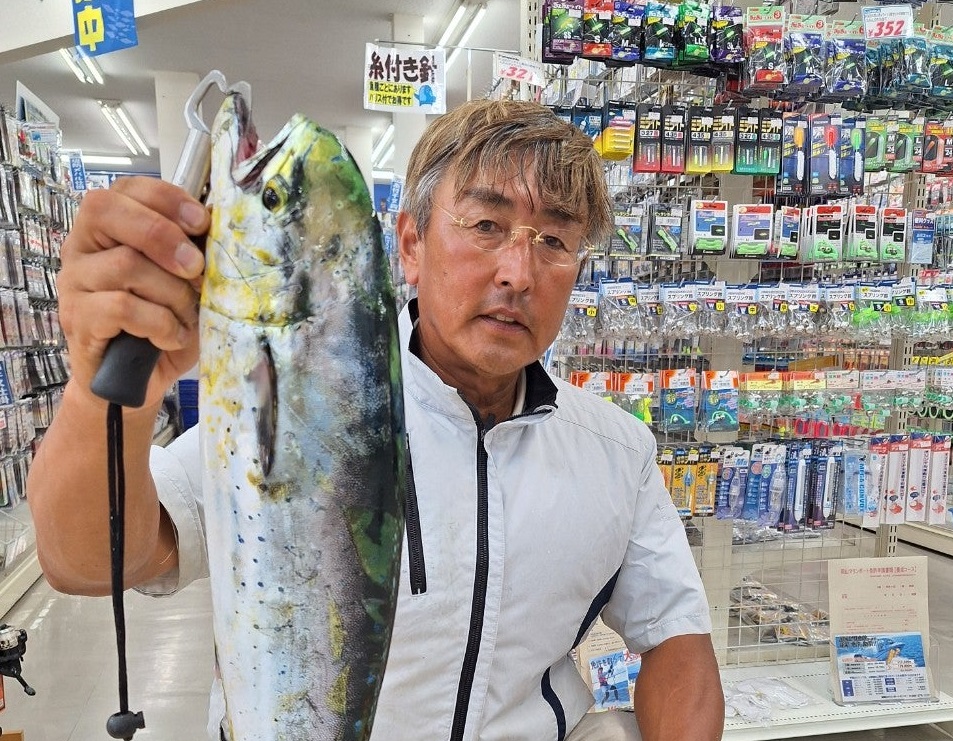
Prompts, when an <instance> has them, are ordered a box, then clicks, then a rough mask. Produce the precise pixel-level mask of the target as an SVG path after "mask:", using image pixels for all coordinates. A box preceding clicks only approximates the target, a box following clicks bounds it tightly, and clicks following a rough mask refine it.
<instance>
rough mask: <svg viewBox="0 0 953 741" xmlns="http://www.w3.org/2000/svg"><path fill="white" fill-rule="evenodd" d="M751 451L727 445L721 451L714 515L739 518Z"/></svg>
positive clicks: (742, 505) (721, 517) (743, 501)
mask: <svg viewBox="0 0 953 741" xmlns="http://www.w3.org/2000/svg"><path fill="white" fill-rule="evenodd" d="M750 463H751V451H750V450H746V449H745V448H740V447H735V446H727V447H725V448H722V451H721V476H720V478H719V481H718V492H717V494H716V497H715V517H716V518H717V519H719V520H725V519H729V518H730V519H739V518H740V517H741V513H742V510H743V508H744V503H745V497H744V495H745V492H746V491H747V488H748V486H747V484H748V470H749V466H750Z"/></svg>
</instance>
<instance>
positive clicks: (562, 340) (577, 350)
mask: <svg viewBox="0 0 953 741" xmlns="http://www.w3.org/2000/svg"><path fill="white" fill-rule="evenodd" d="M598 317H599V289H597V288H595V287H594V286H589V287H584V288H577V289H575V290H574V291H573V292H572V294H571V295H570V297H569V309H568V311H567V312H566V316H565V317H564V318H563V324H562V328H561V329H560V330H559V341H558V352H559V354H562V355H581V354H586V353H587V352H589V351H590V350H591V348H592V346H594V345H595V344H596V339H597V335H596V326H597V322H598Z"/></svg>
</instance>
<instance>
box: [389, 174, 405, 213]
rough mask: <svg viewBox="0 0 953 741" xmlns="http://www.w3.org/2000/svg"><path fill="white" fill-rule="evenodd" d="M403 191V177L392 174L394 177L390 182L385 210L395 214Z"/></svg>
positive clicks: (398, 208)
mask: <svg viewBox="0 0 953 741" xmlns="http://www.w3.org/2000/svg"><path fill="white" fill-rule="evenodd" d="M403 191H404V179H403V178H402V177H399V176H396V175H395V176H394V179H393V180H391V183H390V193H389V194H388V199H387V210H388V211H389V212H390V213H392V214H396V213H397V212H398V211H399V210H400V197H401V195H402V194H403Z"/></svg>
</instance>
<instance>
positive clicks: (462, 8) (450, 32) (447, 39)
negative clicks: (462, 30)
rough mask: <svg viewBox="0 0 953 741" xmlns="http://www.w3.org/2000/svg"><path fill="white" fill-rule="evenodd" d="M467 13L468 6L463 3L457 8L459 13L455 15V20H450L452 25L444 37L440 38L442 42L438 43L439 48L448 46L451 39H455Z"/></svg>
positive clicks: (448, 27)
mask: <svg viewBox="0 0 953 741" xmlns="http://www.w3.org/2000/svg"><path fill="white" fill-rule="evenodd" d="M466 12H467V6H466V5H464V4H463V3H460V4H459V5H458V6H457V12H456V13H454V14H453V18H451V19H450V24H449V25H448V26H447V30H446V31H444V32H443V35H442V36H441V37H440V41H438V42H437V46H446V45H447V44H449V43H450V39H451V38H453V32H454V31H456V30H457V26H459V25H460V21H462V20H463V15H464V13H466Z"/></svg>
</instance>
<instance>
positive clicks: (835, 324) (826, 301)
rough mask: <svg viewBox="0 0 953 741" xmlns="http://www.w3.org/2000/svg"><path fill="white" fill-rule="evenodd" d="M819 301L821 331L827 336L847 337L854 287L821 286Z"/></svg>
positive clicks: (849, 328) (852, 306)
mask: <svg viewBox="0 0 953 741" xmlns="http://www.w3.org/2000/svg"><path fill="white" fill-rule="evenodd" d="M821 302H822V306H823V308H822V310H821V316H820V320H819V321H820V324H819V330H820V331H821V333H823V334H824V335H826V336H829V337H839V338H843V339H847V338H849V337H850V330H851V321H852V316H853V309H854V287H853V286H838V285H832V286H821Z"/></svg>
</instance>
